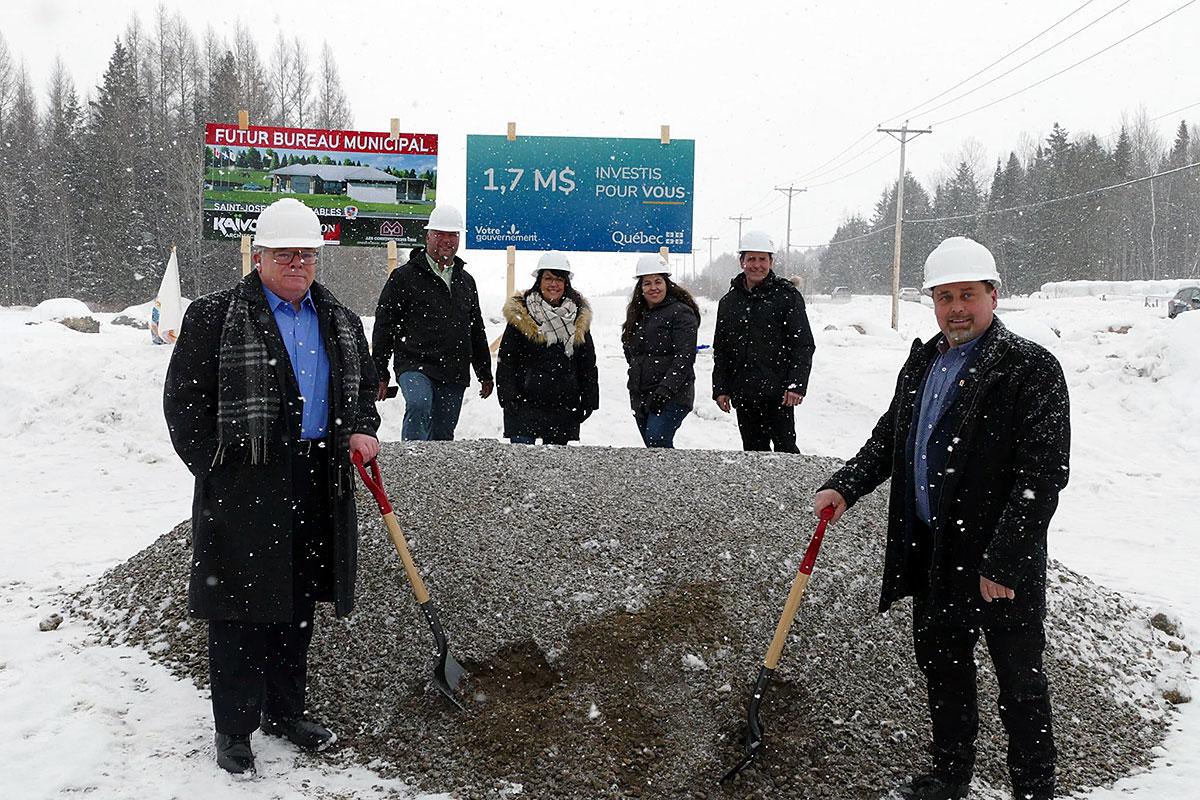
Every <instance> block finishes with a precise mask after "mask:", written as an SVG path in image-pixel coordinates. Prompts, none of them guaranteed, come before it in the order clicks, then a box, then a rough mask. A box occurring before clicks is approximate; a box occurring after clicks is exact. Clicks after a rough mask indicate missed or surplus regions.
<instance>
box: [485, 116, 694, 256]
mask: <svg viewBox="0 0 1200 800" xmlns="http://www.w3.org/2000/svg"><path fill="white" fill-rule="evenodd" d="M695 145H696V143H695V141H694V140H691V139H674V140H672V141H671V142H670V143H669V144H663V143H662V142H661V141H660V140H659V139H613V138H593V137H579V136H521V137H518V138H517V139H515V140H513V141H509V140H508V137H506V136H479V135H471V136H468V137H467V240H466V246H467V247H468V248H474V249H479V250H503V249H504V248H506V247H508V246H509V245H515V246H516V247H517V248H519V249H522V250H576V251H596V252H632V253H646V252H656V251H657V250H658V249H659V248H660V247H668V248H670V249H671V250H672V251H675V252H687V251H690V250H691V249H692V205H693V196H692V185H693V173H694V164H695V153H696V146H695Z"/></svg>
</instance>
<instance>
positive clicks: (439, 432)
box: [396, 371, 467, 442]
mask: <svg viewBox="0 0 1200 800" xmlns="http://www.w3.org/2000/svg"><path fill="white" fill-rule="evenodd" d="M396 383H398V384H400V392H401V393H402V394H403V395H404V425H403V426H402V427H401V428H400V438H401V439H404V440H406V441H412V440H416V441H439V442H448V441H451V440H452V439H453V438H454V429H455V428H456V427H457V426H458V414H459V412H460V411H462V401H463V392H465V391H466V390H467V387H465V386H455V385H453V384H449V383H442V382H440V381H435V380H432V379H431V378H429V377H428V376H426V375H425V374H424V373H421V372H416V371H410V372H404V373H401V374H400V375H398V376H397V377H396Z"/></svg>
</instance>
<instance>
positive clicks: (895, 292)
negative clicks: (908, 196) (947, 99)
mask: <svg viewBox="0 0 1200 800" xmlns="http://www.w3.org/2000/svg"><path fill="white" fill-rule="evenodd" d="M875 130H876V131H877V132H879V133H886V134H887V135H888V136H891V137H892V138H893V139H895V140H896V141H898V142H900V180H899V182H898V183H897V184H896V240H895V247H894V248H893V252H892V330H894V331H898V330H900V226H901V225H902V224H903V222H904V146H905V145H906V144H908V140H909V139H915V138H917V137H918V136H920V135H921V134H922V133H933V131H932V130H930V129H929V128H909V127H908V120H904V125H903V126H902V127H900V128H876V129H875ZM896 134H900V135H899V136H897V135H896Z"/></svg>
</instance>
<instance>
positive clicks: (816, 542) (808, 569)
mask: <svg viewBox="0 0 1200 800" xmlns="http://www.w3.org/2000/svg"><path fill="white" fill-rule="evenodd" d="M832 518H833V506H827V507H826V508H824V509H822V510H821V521H820V522H818V523H817V530H816V532H815V533H814V534H813V537H812V541H810V542H809V543H808V549H807V550H805V551H804V560H802V561H801V562H800V571H801V572H803V573H804V574H805V575H812V571H813V565H814V564H816V563H817V552H818V551H819V550H820V549H821V540H822V539H823V538H825V526H826V525H828V524H829V520H831V519H832Z"/></svg>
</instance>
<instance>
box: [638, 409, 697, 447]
mask: <svg viewBox="0 0 1200 800" xmlns="http://www.w3.org/2000/svg"><path fill="white" fill-rule="evenodd" d="M691 411H692V409H691V408H689V407H688V406H681V405H679V404H678V403H667V405H666V407H665V408H663V410H662V411H659V412H658V413H657V414H655V413H650V414H647V415H646V416H644V417H643V416H640V415H639V416H636V417H634V419H636V420H637V426H638V432H639V433H641V434H642V441H643V442H644V443H645V445H646V447H674V446H675V431H677V430H679V426H680V425H682V424H683V419H684V417H686V416H687V415H688V414H690V413H691Z"/></svg>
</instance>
